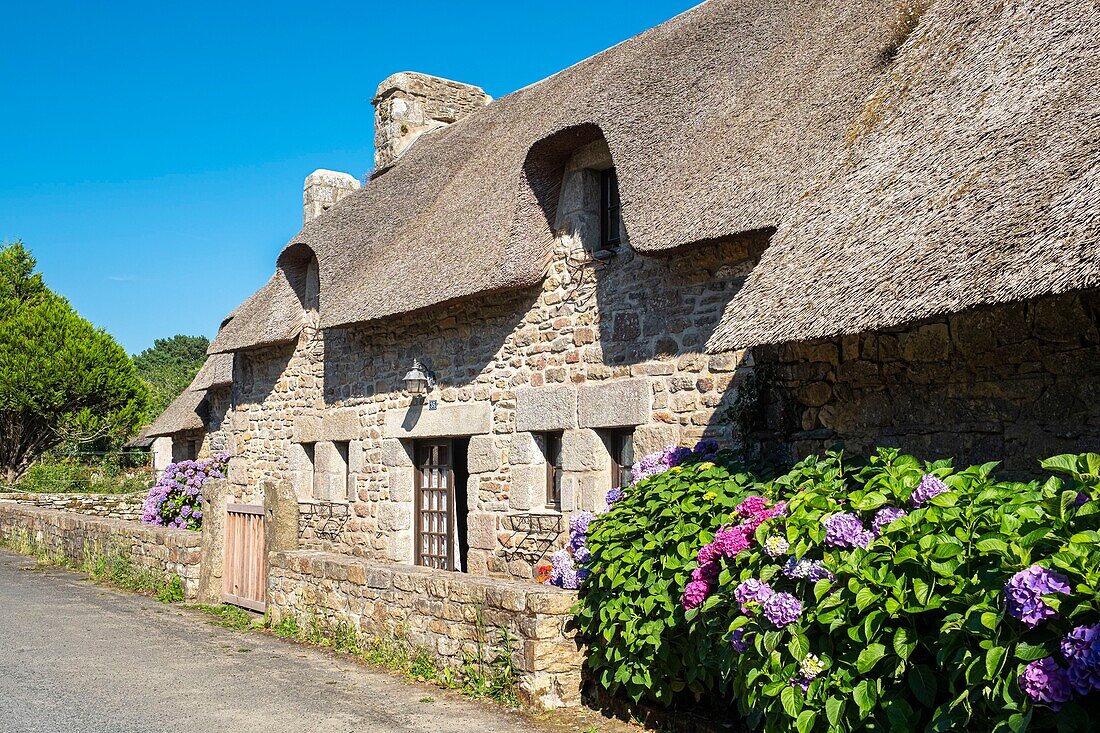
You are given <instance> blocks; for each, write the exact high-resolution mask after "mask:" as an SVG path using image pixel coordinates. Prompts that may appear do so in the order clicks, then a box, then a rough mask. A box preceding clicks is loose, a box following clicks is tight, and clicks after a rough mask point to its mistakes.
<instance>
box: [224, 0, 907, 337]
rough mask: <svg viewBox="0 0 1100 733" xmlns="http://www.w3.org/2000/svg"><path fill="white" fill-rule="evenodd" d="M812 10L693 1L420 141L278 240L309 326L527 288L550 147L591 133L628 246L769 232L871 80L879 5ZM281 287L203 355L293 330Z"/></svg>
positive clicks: (556, 159)
mask: <svg viewBox="0 0 1100 733" xmlns="http://www.w3.org/2000/svg"><path fill="white" fill-rule="evenodd" d="M824 5H825V4H822V3H800V2H789V1H787V2H784V1H781V0H710V2H707V3H704V4H703V5H701V6H699V7H696V8H694V9H692V10H690V11H688V12H686V13H684V14H682V15H680V16H677V17H676V18H673V19H672V20H670V21H668V22H666V23H664V24H662V25H660V26H658V27H656V28H653V29H651V30H649V31H647V32H645V33H643V34H641V35H639V36H637V37H635V38H632V39H630V40H628V41H625V42H623V43H621V44H619V45H617V46H615V47H613V48H611V49H609V50H607V51H605V52H603V53H601V54H598V55H596V56H594V57H592V58H589V59H587V60H585V61H582V62H581V63H579V64H577V65H575V66H572V67H570V68H568V69H566V70H565V71H562V72H560V73H558V74H556V75H554V76H552V77H550V78H548V79H545V80H543V81H541V82H539V83H538V84H535V85H533V86H530V87H527V88H525V89H521V90H519V91H517V92H515V93H513V94H510V95H508V96H506V97H503V98H502V99H499V100H497V101H495V102H493V103H492V104H490V105H489V106H488V107H486V108H485V109H484V110H479V111H477V112H474V113H472V114H470V115H469V116H467V117H465V118H463V119H461V120H459V121H458V122H456V123H455V124H453V125H451V126H449V127H446V128H443V129H441V130H438V131H436V132H432V133H430V134H428V135H426V136H424V137H423V138H421V139H420V140H419V141H418V142H417V143H416V144H414V145H413V146H412V148H410V149H409V151H408V152H407V153H406V154H405V155H404V156H403V157H402V158H401V159H400V160H399V161H398V163H397V164H396V165H395V166H394V167H393V168H392V169H390V170H389V171H387V172H386V173H385V174H383V175H381V176H379V177H377V178H376V179H374V180H372V181H371V182H370V183H369V184H368V185H366V186H365V187H364V188H363V189H361V190H360V191H358V192H356V193H354V194H352V195H350V196H348V197H347V198H345V199H344V200H342V201H341V202H340V203H338V204H336V205H335V206H334V207H332V208H331V209H330V210H329V211H328V212H326V213H325V214H323V215H321V216H319V217H317V218H316V219H313V220H312V221H311V222H310V223H309V224H307V225H306V226H305V227H304V228H303V229H302V231H301V232H300V233H299V234H297V235H296V236H295V237H294V238H293V239H292V240H291V243H290V245H288V247H289V246H293V245H296V244H300V245H306V246H308V247H310V248H311V249H312V250H313V252H315V253H316V255H317V258H318V260H319V263H320V285H321V298H320V316H321V325H322V326H323V327H330V326H338V325H344V324H349V323H356V322H361V321H368V320H372V319H376V318H381V317H384V316H388V315H393V314H396V313H402V312H407V311H411V310H416V309H420V308H425V307H428V306H431V305H435V304H439V303H442V302H446V301H452V300H456V299H459V298H464V297H468V296H471V295H475V294H479V293H485V292H491V291H496V290H502V289H509V288H521V287H527V286H531V285H534V284H535V283H537V282H539V281H540V280H541V279H542V277H543V276H544V273H545V268H546V264H547V258H548V254H549V249H550V245H551V243H552V241H553V233H552V231H551V225H550V223H549V222H552V221H553V219H554V207H555V206H556V201H557V191H558V185H559V183H560V173H561V167H562V165H563V164H564V162H565V155H567V153H568V152H569V150H570V149H571V146H576V145H579V144H582V143H584V142H587V141H590V140H591V139H593V137H598V136H599V135H600V134H602V135H603V137H604V138H606V140H607V143H608V145H609V147H610V149H611V153H612V158H613V160H614V163H615V166H616V168H617V171H618V178H619V186H620V193H621V198H622V215H623V220H624V223H625V228H626V231H627V233H628V237H629V241H630V243H631V245H632V246H633V247H634V248H635V249H637V250H638V251H640V252H643V253H650V254H656V253H660V252H663V251H666V250H669V249H671V248H674V247H678V246H681V245H684V244H688V243H692V242H698V241H702V240H712V239H715V238H720V237H726V236H731V235H735V234H738V233H742V232H745V231H750V230H758V229H764V228H771V227H775V226H777V225H778V224H780V223H781V221H782V219H783V217H784V215H785V213H786V212H787V211H788V210H789V208H790V207H791V205H792V204H793V203H794V201H795V200H796V199H797V198H798V196H799V195H800V194H801V193H802V192H803V191H804V190H806V189H807V188H808V187H809V186H810V185H811V183H812V182H813V181H814V180H815V178H816V176H817V175H819V174H820V172H821V171H822V170H827V169H831V167H832V165H833V164H834V161H835V160H836V159H837V158H838V156H840V155H842V154H843V152H844V135H845V131H846V130H847V127H848V125H849V124H850V122H851V119H852V118H853V115H854V114H855V113H856V112H857V111H858V110H859V108H860V104H861V102H862V100H863V99H864V98H865V97H866V96H867V94H868V92H869V90H870V89H872V88H874V85H875V84H876V83H878V82H879V80H880V79H881V77H882V76H883V73H884V72H883V69H882V64H881V53H882V49H883V48H884V47H885V46H886V45H887V44H888V43H889V36H890V32H891V27H892V24H893V20H894V16H895V8H896V3H895V2H893V0H864V1H862V2H861V1H860V0H855V1H853V2H845V3H831V4H829V5H830V7H824ZM292 277H293V275H292ZM280 283H282V284H280ZM285 284H287V280H286V277H285V276H283V279H282V280H281V281H280V275H278V274H277V275H276V276H275V278H273V280H272V281H271V282H269V283H268V285H266V286H264V288H263V289H261V291H259V292H258V293H257V294H256V295H254V296H253V297H252V298H250V299H249V301H247V302H246V303H245V304H244V305H243V306H242V307H241V309H240V310H239V312H238V313H237V314H236V317H234V318H233V320H232V321H231V322H230V323H229V324H228V325H227V326H226V328H225V329H224V330H223V332H222V333H221V334H220V335H219V336H218V338H217V339H215V341H214V343H213V344H212V345H211V352H218V351H231V350H235V349H240V348H247V347H250V346H256V345H259V344H264V343H272V342H274V341H275V340H280V339H281V340H289V339H291V338H293V335H292V334H296V333H297V331H296V330H295V329H294V328H292V327H291V324H294V323H295V322H296V321H295V319H294V318H292V317H291V314H292V313H294V312H297V311H298V310H300V309H301V301H300V299H298V298H297V297H296V296H294V293H293V289H292V288H286V287H284V285H285Z"/></svg>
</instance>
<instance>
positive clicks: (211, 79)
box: [0, 0, 697, 353]
mask: <svg viewBox="0 0 1100 733" xmlns="http://www.w3.org/2000/svg"><path fill="white" fill-rule="evenodd" d="M696 1H697V0H690V1H687V2H681V1H678V0H653V1H650V2H639V1H638V0H633V1H628V0H601V1H599V2H594V1H593V0H587V1H586V2H582V1H574V0H558V1H556V2H527V3H490V2H481V3H459V2H422V3H412V4H405V5H402V4H400V3H397V4H394V3H385V4H383V3H373V2H356V3H341V2H320V3H314V4H308V3H306V4H303V3H300V2H299V3H284V2H276V1H273V2H266V3H256V4H251V3H240V2H238V3H217V4H214V3H210V4H206V3H201V2H190V3H149V2H140V3H137V2H111V3H90V2H83V1H82V2H49V1H48V0H47V1H42V2H17V1H16V0H2V1H0V12H2V16H0V17H3V19H4V25H5V28H6V31H7V32H6V33H5V34H4V42H3V52H2V53H0V100H2V103H3V104H2V106H3V110H4V111H3V112H0V241H4V240H12V239H17V238H18V239H22V240H23V242H24V244H26V245H27V246H28V247H30V249H31V250H32V252H33V253H34V255H35V256H36V257H37V258H38V262H39V268H40V269H41V271H42V272H43V273H44V274H45V277H46V280H47V282H48V283H49V285H50V286H51V287H52V288H53V289H54V290H56V291H57V292H59V293H61V294H63V295H65V296H66V297H68V298H69V299H70V301H72V303H73V305H74V306H75V307H76V309H77V310H78V311H79V312H80V313H81V314H82V315H83V316H85V317H86V318H88V319H89V320H91V321H92V322H93V323H95V324H96V325H98V326H102V327H103V328H106V329H107V330H108V331H110V332H111V333H112V334H114V335H115V336H116V338H118V340H119V341H120V342H121V343H122V345H123V346H124V347H126V349H127V350H128V351H130V352H131V353H136V352H138V351H140V350H141V349H144V348H146V347H147V346H150V345H152V342H153V339H154V338H158V337H165V336H171V335H173V334H176V333H185V334H200V333H201V334H206V335H208V336H211V335H213V331H214V330H215V329H216V327H217V324H218V322H219V321H220V320H221V318H222V317H223V316H224V315H225V314H226V313H228V312H229V311H230V310H232V309H233V308H234V307H235V306H236V305H237V304H238V303H239V302H240V301H242V300H243V299H244V298H246V297H247V296H248V295H249V294H250V293H251V292H252V291H254V290H255V289H256V288H257V287H259V286H260V285H261V284H263V282H264V281H265V280H266V279H267V278H268V276H269V275H270V274H271V272H272V270H273V269H274V259H275V256H276V254H277V253H278V251H279V250H280V249H281V248H282V246H283V244H285V242H286V241H287V240H288V239H289V238H290V237H291V236H292V235H293V234H294V233H295V232H296V231H297V230H298V228H299V227H300V225H301V206H302V203H301V201H302V200H301V196H302V180H303V179H304V178H305V176H306V175H308V174H309V173H310V172H311V171H313V170H314V169H316V168H331V169H334V170H340V171H347V172H349V173H352V174H354V175H356V176H360V177H361V176H362V175H363V174H364V173H366V172H367V171H368V170H369V169H370V165H371V159H372V155H373V148H372V139H373V128H372V123H373V117H372V115H373V108H372V107H371V104H370V98H371V95H372V94H373V92H374V89H375V87H376V86H377V85H378V83H379V82H380V81H381V80H382V79H384V78H385V77H386V76H388V75H389V74H391V73H393V72H395V71H403V70H414V71H423V72H427V73H431V74H437V75H439V76H444V77H448V78H452V79H457V80H460V81H466V82H470V83H473V84H478V85H480V86H482V87H483V88H484V89H485V90H486V91H487V92H488V93H489V94H491V95H492V96H494V97H500V96H503V95H504V94H507V93H508V92H511V91H513V90H515V89H518V88H520V87H523V86H526V85H527V84H530V83H532V82H535V81H538V80H539V79H542V78H544V77H546V76H548V75H550V74H552V73H554V72H555V71H558V70H559V69H562V68H564V67H566V66H569V65H570V64H572V63H575V62H577V61H579V60H581V59H583V58H585V57H587V56H590V55H592V54H593V53H597V52H599V51H601V50H603V49H604V48H607V47H608V46H611V45H613V44H615V43H618V42H619V41H621V40H623V39H626V38H629V37H630V36H633V35H635V34H637V33H639V32H641V31H643V30H645V29H646V28H649V27H651V26H653V25H656V24H658V23H660V22H662V21H664V20H666V19H668V18H670V17H672V16H673V15H676V14H677V13H680V12H682V11H684V10H686V9H688V8H689V7H691V6H693V5H695V4H696Z"/></svg>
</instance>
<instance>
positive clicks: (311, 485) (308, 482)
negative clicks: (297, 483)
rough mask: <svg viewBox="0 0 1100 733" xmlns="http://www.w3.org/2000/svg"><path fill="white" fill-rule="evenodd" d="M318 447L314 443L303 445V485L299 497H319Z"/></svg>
mask: <svg viewBox="0 0 1100 733" xmlns="http://www.w3.org/2000/svg"><path fill="white" fill-rule="evenodd" d="M316 448H317V446H316V444H314V443H302V457H303V459H304V460H303V461H302V472H303V476H302V485H301V487H300V488H299V490H298V497H299V498H304V499H312V498H314V497H315V496H316V495H317V487H316V483H317V470H316V465H317V463H316V461H317V450H316Z"/></svg>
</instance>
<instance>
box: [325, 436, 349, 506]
mask: <svg viewBox="0 0 1100 733" xmlns="http://www.w3.org/2000/svg"><path fill="white" fill-rule="evenodd" d="M332 447H333V453H334V455H333V458H334V459H335V460H336V465H335V466H333V467H332V472H333V474H334V477H335V480H336V486H334V487H333V491H332V496H331V497H330V498H333V499H336V498H341V497H343V498H347V499H351V500H354V499H355V497H353V496H352V495H351V481H350V480H349V477H348V451H349V449H350V447H351V446H350V444H349V443H348V441H346V440H339V441H335V442H333V444H332Z"/></svg>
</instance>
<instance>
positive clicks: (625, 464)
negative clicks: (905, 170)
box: [600, 428, 634, 489]
mask: <svg viewBox="0 0 1100 733" xmlns="http://www.w3.org/2000/svg"><path fill="white" fill-rule="evenodd" d="M600 433H601V435H602V436H603V443H604V446H605V447H606V448H607V453H608V455H609V456H611V488H613V489H622V488H625V487H626V486H629V485H630V469H631V468H632V467H633V466H634V430H633V428H624V429H619V430H602V431H600Z"/></svg>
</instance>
